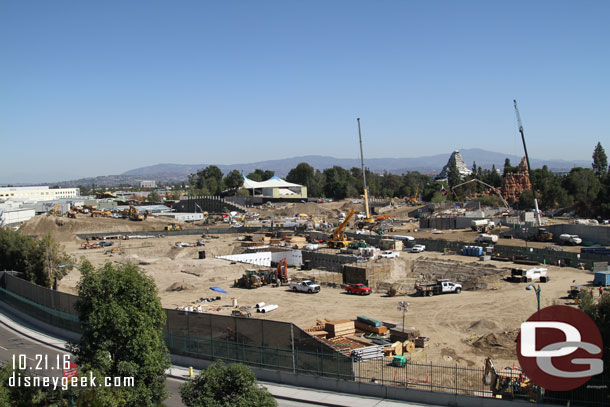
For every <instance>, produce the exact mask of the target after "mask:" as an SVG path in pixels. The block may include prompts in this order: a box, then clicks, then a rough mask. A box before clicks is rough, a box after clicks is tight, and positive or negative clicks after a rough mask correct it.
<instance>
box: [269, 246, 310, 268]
mask: <svg viewBox="0 0 610 407" xmlns="http://www.w3.org/2000/svg"><path fill="white" fill-rule="evenodd" d="M284 259H286V263H288V265H289V266H296V267H301V266H302V265H303V254H302V252H301V251H300V250H290V251H285V252H271V261H273V262H274V263H279V262H280V261H282V260H284Z"/></svg>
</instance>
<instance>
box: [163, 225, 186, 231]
mask: <svg viewBox="0 0 610 407" xmlns="http://www.w3.org/2000/svg"><path fill="white" fill-rule="evenodd" d="M165 230H182V226H181V225H167V226H165Z"/></svg>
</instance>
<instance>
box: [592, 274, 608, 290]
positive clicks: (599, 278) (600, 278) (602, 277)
mask: <svg viewBox="0 0 610 407" xmlns="http://www.w3.org/2000/svg"><path fill="white" fill-rule="evenodd" d="M593 285H601V286H602V287H607V286H609V285H610V271H596V272H595V277H594V278H593Z"/></svg>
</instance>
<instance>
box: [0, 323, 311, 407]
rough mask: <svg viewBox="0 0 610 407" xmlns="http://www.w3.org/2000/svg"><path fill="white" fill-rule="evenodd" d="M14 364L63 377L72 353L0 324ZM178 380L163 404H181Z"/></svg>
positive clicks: (286, 404)
mask: <svg viewBox="0 0 610 407" xmlns="http://www.w3.org/2000/svg"><path fill="white" fill-rule="evenodd" d="M13 358H14V360H15V362H14V363H15V366H16V367H18V366H19V363H21V364H22V366H25V368H26V370H28V371H30V372H31V373H32V374H37V375H40V376H48V377H62V376H63V369H62V367H63V362H64V358H66V359H65V360H67V361H72V362H73V361H74V360H73V355H71V354H70V353H68V352H65V351H60V350H58V349H56V348H53V347H51V346H47V345H44V344H42V343H40V342H37V341H34V340H31V339H29V338H27V337H25V336H23V335H21V334H19V333H17V332H15V331H13V330H11V329H9V328H7V327H6V326H5V325H3V324H0V360H1V361H3V362H6V363H8V364H11V365H12V364H13ZM182 383H183V381H182V380H179V379H174V378H171V377H168V378H167V380H166V382H165V387H166V389H167V391H168V393H169V397H168V398H167V399H166V400H165V405H166V406H167V407H183V406H184V404H182V401H181V400H180V390H179V388H180V385H181V384H182ZM277 402H278V406H280V407H297V406H312V405H313V404H310V403H303V402H298V401H291V400H283V399H277Z"/></svg>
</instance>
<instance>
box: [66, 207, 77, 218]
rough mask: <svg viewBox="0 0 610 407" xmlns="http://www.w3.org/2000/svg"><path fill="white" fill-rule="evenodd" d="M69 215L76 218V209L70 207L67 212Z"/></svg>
mask: <svg viewBox="0 0 610 407" xmlns="http://www.w3.org/2000/svg"><path fill="white" fill-rule="evenodd" d="M67 215H68V217H69V218H71V219H76V211H75V210H73V209H70V210H69V211H68V213H67Z"/></svg>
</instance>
